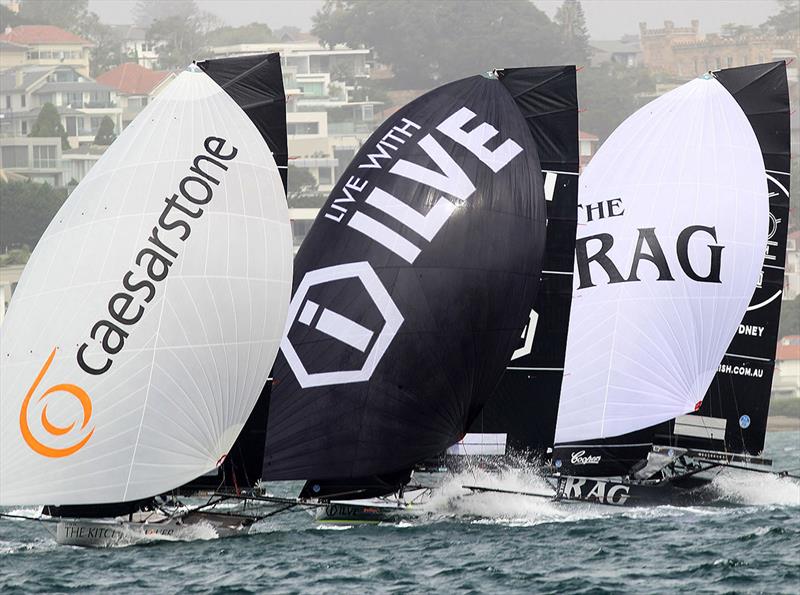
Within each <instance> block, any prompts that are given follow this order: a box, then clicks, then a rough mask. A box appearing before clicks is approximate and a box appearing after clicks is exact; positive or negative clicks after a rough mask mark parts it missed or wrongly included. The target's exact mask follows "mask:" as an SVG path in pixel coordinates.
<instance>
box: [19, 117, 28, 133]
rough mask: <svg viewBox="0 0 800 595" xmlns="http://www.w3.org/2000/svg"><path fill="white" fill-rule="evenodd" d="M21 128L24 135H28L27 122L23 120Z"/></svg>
mask: <svg viewBox="0 0 800 595" xmlns="http://www.w3.org/2000/svg"><path fill="white" fill-rule="evenodd" d="M19 128H20V131H21V132H22V134H28V123H27V122H26V121H25V120H22V122H20V124H19Z"/></svg>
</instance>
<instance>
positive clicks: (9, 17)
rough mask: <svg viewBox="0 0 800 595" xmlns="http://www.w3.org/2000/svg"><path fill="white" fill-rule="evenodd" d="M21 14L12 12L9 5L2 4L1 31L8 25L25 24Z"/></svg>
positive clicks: (0, 12) (0, 6) (0, 13)
mask: <svg viewBox="0 0 800 595" xmlns="http://www.w3.org/2000/svg"><path fill="white" fill-rule="evenodd" d="M24 24H25V21H23V20H22V19H21V18H20V17H19V15H18V14H17V13H15V12H12V11H11V10H10V9H9V8H8V6H6V5H4V4H0V31H5V30H6V27H16V26H17V25H24Z"/></svg>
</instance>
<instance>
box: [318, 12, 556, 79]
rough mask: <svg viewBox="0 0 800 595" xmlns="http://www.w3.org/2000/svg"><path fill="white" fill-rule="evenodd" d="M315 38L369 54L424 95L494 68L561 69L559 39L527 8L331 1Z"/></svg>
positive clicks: (543, 19)
mask: <svg viewBox="0 0 800 595" xmlns="http://www.w3.org/2000/svg"><path fill="white" fill-rule="evenodd" d="M312 32H313V33H314V34H315V35H317V36H318V37H319V38H320V39H321V40H322V41H323V43H325V44H326V45H328V46H331V45H335V44H339V43H344V44H346V45H348V46H349V47H354V48H355V47H361V46H366V47H369V48H372V49H373V50H374V51H375V54H376V58H377V59H378V60H380V61H381V62H383V63H384V64H388V65H391V67H392V69H393V71H394V74H395V78H396V79H397V84H398V85H403V86H405V87H406V88H417V89H426V88H430V87H431V86H433V85H435V84H441V83H443V82H446V81H450V80H454V79H456V78H461V77H464V76H469V75H472V74H476V73H478V72H481V71H485V70H489V69H491V68H495V67H504V66H521V65H530V66H535V65H537V64H553V63H559V62H560V61H562V60H563V58H564V57H565V55H566V51H565V45H564V43H563V41H562V38H561V33H560V31H559V29H558V27H557V26H556V25H554V24H553V23H552V22H551V21H550V19H549V18H547V15H545V14H544V13H543V12H542V11H540V10H539V9H538V8H536V7H535V6H534V5H533V4H532V3H530V2H526V1H521V0H503V1H495V2H492V3H491V6H490V7H489V6H487V4H486V3H483V2H435V3H432V2H426V1H424V0H409V1H407V2H395V1H393V0H373V1H371V2H359V1H357V0H337V1H334V0H328V1H327V2H326V3H325V4H324V5H323V7H322V9H321V10H320V11H319V12H317V14H316V15H315V16H314V26H313V28H312Z"/></svg>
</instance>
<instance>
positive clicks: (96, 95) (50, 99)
mask: <svg viewBox="0 0 800 595" xmlns="http://www.w3.org/2000/svg"><path fill="white" fill-rule="evenodd" d="M46 103H50V104H52V105H54V106H55V107H56V109H57V110H58V113H59V116H60V117H61V123H62V125H63V126H64V129H65V130H66V132H67V140H68V142H69V144H70V146H71V147H72V148H77V147H78V146H80V145H82V144H86V143H91V142H92V141H93V140H94V137H95V134H97V129H98V128H99V127H100V122H102V120H103V118H104V117H106V116H108V117H109V118H111V120H112V121H113V122H114V130H115V131H116V132H119V131H120V130H121V129H122V109H121V108H120V107H118V105H117V93H116V91H115V90H114V89H112V88H111V87H107V86H105V85H102V84H99V83H97V82H96V81H93V80H92V79H90V78H88V77H86V76H84V75H82V74H81V73H80V72H79V71H78V70H77V69H75V68H74V67H72V66H16V67H14V68H9V69H6V70H3V71H1V72H0V137H3V138H8V137H12V138H14V137H27V136H28V134H30V132H31V130H32V128H33V123H34V122H35V121H36V118H37V117H38V116H39V112H40V111H41V109H42V106H44V105H45V104H46Z"/></svg>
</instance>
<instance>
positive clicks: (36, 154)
mask: <svg viewBox="0 0 800 595" xmlns="http://www.w3.org/2000/svg"><path fill="white" fill-rule="evenodd" d="M33 167H36V168H54V167H56V148H55V147H54V146H53V145H34V146H33Z"/></svg>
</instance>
